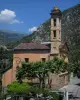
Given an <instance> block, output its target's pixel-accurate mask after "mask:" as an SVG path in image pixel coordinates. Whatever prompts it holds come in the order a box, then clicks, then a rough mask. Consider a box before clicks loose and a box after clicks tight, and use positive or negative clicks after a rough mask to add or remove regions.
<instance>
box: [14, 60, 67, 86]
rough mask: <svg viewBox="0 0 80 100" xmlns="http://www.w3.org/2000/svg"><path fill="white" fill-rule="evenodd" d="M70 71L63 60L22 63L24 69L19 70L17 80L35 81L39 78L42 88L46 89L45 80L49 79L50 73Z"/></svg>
mask: <svg viewBox="0 0 80 100" xmlns="http://www.w3.org/2000/svg"><path fill="white" fill-rule="evenodd" d="M66 71H69V66H68V64H67V63H65V62H64V60H63V59H58V58H55V59H54V60H49V61H47V62H40V61H39V62H34V63H25V62H23V63H22V67H20V68H19V69H18V70H17V74H16V77H17V80H22V79H24V78H27V79H33V78H38V79H39V82H40V87H45V82H44V81H45V78H46V77H49V73H48V72H52V73H56V74H58V73H61V72H66Z"/></svg>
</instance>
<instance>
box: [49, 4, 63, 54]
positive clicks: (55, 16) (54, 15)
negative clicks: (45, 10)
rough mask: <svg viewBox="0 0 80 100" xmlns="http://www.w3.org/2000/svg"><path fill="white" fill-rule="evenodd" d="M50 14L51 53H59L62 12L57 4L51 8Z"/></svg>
mask: <svg viewBox="0 0 80 100" xmlns="http://www.w3.org/2000/svg"><path fill="white" fill-rule="evenodd" d="M50 15H51V36H50V38H51V55H58V54H59V46H60V44H61V16H62V13H61V11H60V10H59V8H58V7H57V6H55V7H54V8H53V10H52V11H51V13H50Z"/></svg>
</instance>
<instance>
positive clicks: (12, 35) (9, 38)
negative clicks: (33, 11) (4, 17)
mask: <svg viewBox="0 0 80 100" xmlns="http://www.w3.org/2000/svg"><path fill="white" fill-rule="evenodd" d="M24 36H25V34H21V33H18V32H15V31H9V30H0V44H1V45H6V44H7V43H9V42H13V41H17V40H20V39H22V38H23V37H24Z"/></svg>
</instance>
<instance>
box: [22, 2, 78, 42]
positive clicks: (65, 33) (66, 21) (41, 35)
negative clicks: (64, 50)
mask: <svg viewBox="0 0 80 100" xmlns="http://www.w3.org/2000/svg"><path fill="white" fill-rule="evenodd" d="M79 33H80V4H78V5H76V6H74V7H72V8H69V9H67V10H64V11H63V12H62V40H64V39H65V38H66V37H67V38H68V41H69V44H70V41H72V40H73V39H74V35H78V34H79ZM75 38H76V37H75ZM22 41H23V42H31V41H33V42H41V41H50V19H49V20H47V21H46V22H44V23H43V24H42V25H40V26H39V27H38V29H37V31H35V32H33V33H32V34H30V35H28V36H26V37H24V38H23V39H22Z"/></svg>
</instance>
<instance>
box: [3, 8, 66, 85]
mask: <svg viewBox="0 0 80 100" xmlns="http://www.w3.org/2000/svg"><path fill="white" fill-rule="evenodd" d="M61 17H62V13H61V11H60V10H59V8H58V7H54V8H53V10H52V11H51V35H50V37H51V41H50V42H45V43H21V44H19V45H18V46H17V47H15V48H14V50H13V51H14V52H13V67H12V68H11V69H9V70H8V71H7V72H5V73H4V75H3V78H2V85H3V86H4V87H5V86H7V85H8V84H11V83H12V82H13V81H15V80H16V68H17V66H21V62H24V61H25V62H36V61H47V60H49V59H53V58H54V57H58V58H64V60H65V61H66V62H68V56H67V55H68V47H67V44H66V42H62V41H61ZM48 45H49V46H48ZM50 77H51V79H52V87H55V86H57V87H62V86H64V85H66V84H67V83H68V73H67V72H65V73H61V74H59V75H56V74H52V73H50Z"/></svg>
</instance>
